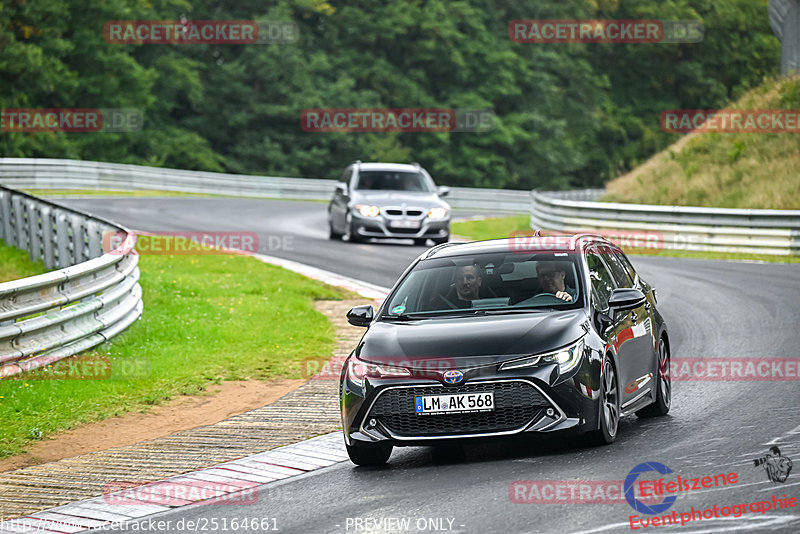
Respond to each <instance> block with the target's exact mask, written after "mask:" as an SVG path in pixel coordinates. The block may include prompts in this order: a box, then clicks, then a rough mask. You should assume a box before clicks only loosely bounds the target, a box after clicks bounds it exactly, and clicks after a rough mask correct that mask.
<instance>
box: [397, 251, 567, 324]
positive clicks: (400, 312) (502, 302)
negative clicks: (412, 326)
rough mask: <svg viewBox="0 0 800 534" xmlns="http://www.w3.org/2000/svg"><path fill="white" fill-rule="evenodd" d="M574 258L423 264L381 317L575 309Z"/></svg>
mask: <svg viewBox="0 0 800 534" xmlns="http://www.w3.org/2000/svg"><path fill="white" fill-rule="evenodd" d="M573 257H574V255H569V254H566V253H549V254H535V255H521V254H514V253H508V254H479V255H472V256H457V257H453V258H439V259H432V260H423V261H421V262H419V263H418V264H417V267H416V268H415V269H414V270H413V271H412V272H411V273H410V274H409V275H408V276H407V277H406V278H405V279H404V280H403V281H402V283H401V284H400V286H398V288H397V289H396V290H395V292H394V293H393V294H392V295H391V297H390V300H389V304H388V306H387V307H386V308H385V312H384V317H407V316H410V315H415V314H419V315H420V316H428V315H431V316H436V315H450V314H456V315H458V314H459V312H465V313H481V311H483V312H486V313H499V312H503V311H505V312H509V313H513V312H515V311H521V310H529V309H534V310H535V309H542V310H547V309H553V308H555V309H573V308H578V307H580V306H581V305H582V304H581V299H582V297H581V283H580V277H579V276H578V269H577V265H576V263H575V261H574V259H573Z"/></svg>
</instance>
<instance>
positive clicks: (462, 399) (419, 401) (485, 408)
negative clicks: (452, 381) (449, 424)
mask: <svg viewBox="0 0 800 534" xmlns="http://www.w3.org/2000/svg"><path fill="white" fill-rule="evenodd" d="M415 404H416V408H417V415H433V414H446V413H471V412H491V411H492V410H494V393H492V392H484V393H456V394H453V395H426V396H419V397H416V398H415Z"/></svg>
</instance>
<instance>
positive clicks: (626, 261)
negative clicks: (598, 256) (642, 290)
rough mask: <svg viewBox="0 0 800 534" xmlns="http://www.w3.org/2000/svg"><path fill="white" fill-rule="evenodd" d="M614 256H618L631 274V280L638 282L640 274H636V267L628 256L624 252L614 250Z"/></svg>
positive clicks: (629, 274)
mask: <svg viewBox="0 0 800 534" xmlns="http://www.w3.org/2000/svg"><path fill="white" fill-rule="evenodd" d="M614 256H616V258H617V260H619V262H620V264H622V266H623V267H624V268H625V271H626V272H627V273H628V276H630V277H631V280H633V282H634V284H636V279H637V277H638V275H637V274H636V269H634V268H633V265H632V264H631V261H630V260H629V259H628V257H627V256H626V255H625V254H623V253H622V252H614Z"/></svg>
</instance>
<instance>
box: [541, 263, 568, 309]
mask: <svg viewBox="0 0 800 534" xmlns="http://www.w3.org/2000/svg"><path fill="white" fill-rule="evenodd" d="M536 276H538V277H539V285H540V286H541V287H542V291H541V292H540V294H541V293H552V294H553V295H555V296H556V297H558V298H560V299H561V300H564V301H567V302H574V301H575V299H576V298H578V290H577V289H575V288H572V287H568V286H567V285H566V284H565V282H564V280H565V278H566V277H567V271H566V268H565V267H564V265H563V263H562V262H556V261H540V262H537V263H536Z"/></svg>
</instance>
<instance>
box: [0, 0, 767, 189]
mask: <svg viewBox="0 0 800 534" xmlns="http://www.w3.org/2000/svg"><path fill="white" fill-rule="evenodd" d="M182 18H183V19H188V20H212V19H213V20H256V21H294V22H295V23H296V24H297V27H298V34H299V38H298V39H297V41H296V42H294V43H291V44H252V45H228V44H223V45H215V44H141V45H136V44H112V43H109V42H108V41H107V40H106V38H105V36H104V33H103V28H104V24H105V23H106V22H108V21H109V20H138V19H148V20H181V19H182ZM612 18H613V19H658V20H694V21H700V22H702V23H703V24H704V25H705V37H704V39H703V41H702V42H700V43H692V44H689V43H686V44H663V43H656V44H574V43H573V44H553V43H551V44H531V43H516V42H512V41H511V40H510V39H509V34H508V24H509V22H510V21H512V20H515V19H612ZM779 57H780V44H779V42H778V40H777V39H776V38H775V37H774V36H773V34H772V31H771V30H770V27H769V22H768V16H767V0H725V1H712V0H663V1H658V2H644V1H642V0H576V1H570V2H564V1H563V0H536V1H525V2H523V1H516V0H397V1H392V2H375V1H366V0H346V1H334V0H330V1H328V2H324V1H321V0H277V1H263V0H258V1H256V0H237V1H235V2H234V1H221V0H216V1H215V0H192V1H188V0H2V1H0V107H1V108H5V109H8V108H69V107H78V108H135V109H139V110H141V112H142V113H143V116H144V127H143V129H142V130H141V131H138V132H130V133H52V132H50V133H21V132H17V133H14V132H0V157H50V158H75V159H85V160H99V161H111V162H123V163H137V164H145V165H154V166H165V167H175V168H183V169H201V170H210V171H225V172H233V173H246V174H271V175H282V176H302V177H318V178H333V177H336V176H337V175H338V174H339V173H340V172H341V168H342V167H343V166H345V165H346V164H347V163H349V162H350V161H351V160H353V159H356V158H358V159H362V160H365V161H366V160H387V161H401V162H403V161H409V162H410V161H419V162H420V163H422V164H423V165H424V166H426V168H428V170H429V171H430V172H431V174H432V175H433V176H434V178H435V179H436V180H437V181H438V182H439V183H442V184H449V185H462V186H479V187H502V188H512V189H523V188H531V187H552V188H568V187H579V186H590V185H601V184H603V183H605V182H606V181H608V180H609V179H611V178H613V177H615V176H617V175H619V174H620V173H622V172H624V171H626V170H628V169H630V168H632V167H634V166H636V165H637V164H639V163H641V162H642V161H643V160H644V159H646V158H647V157H648V156H650V155H652V154H653V153H655V152H657V151H658V150H659V149H662V148H664V147H665V146H667V145H668V144H669V143H670V142H671V141H674V140H675V138H676V136H675V135H670V134H666V133H664V132H662V131H661V129H660V127H659V114H660V112H661V111H663V110H665V109H681V108H688V109H700V108H716V107H720V106H723V105H724V104H726V103H727V102H728V101H730V100H731V99H734V98H736V97H737V96H739V95H741V94H742V93H743V92H744V91H745V90H746V89H747V88H749V87H752V86H754V85H756V84H759V83H760V82H761V81H762V80H763V79H764V78H765V77H768V76H772V75H774V74H776V73H777V71H778V63H779ZM331 107H332V108H367V107H369V108H379V107H389V108H423V107H434V108H455V109H464V108H471V109H491V110H493V111H494V113H495V115H496V127H495V129H494V130H493V131H491V132H489V133H480V134H477V133H462V132H459V133H448V132H434V133H398V132H393V133H319V132H306V131H303V129H302V128H301V124H300V116H301V113H302V111H303V110H304V109H307V108H331Z"/></svg>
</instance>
